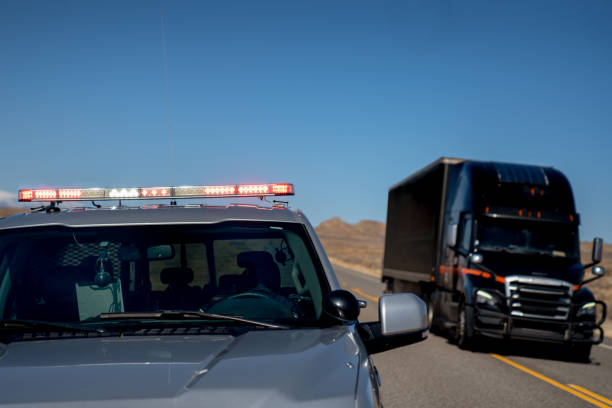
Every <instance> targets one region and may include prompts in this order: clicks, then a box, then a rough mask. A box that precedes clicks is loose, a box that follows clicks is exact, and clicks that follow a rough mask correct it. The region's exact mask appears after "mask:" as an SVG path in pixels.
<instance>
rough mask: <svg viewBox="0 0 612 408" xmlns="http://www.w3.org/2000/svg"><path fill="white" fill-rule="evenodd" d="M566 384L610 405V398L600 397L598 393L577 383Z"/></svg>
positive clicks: (611, 404) (611, 403)
mask: <svg viewBox="0 0 612 408" xmlns="http://www.w3.org/2000/svg"><path fill="white" fill-rule="evenodd" d="M567 385H569V386H570V387H572V388H574V389H576V390H578V391H580V392H582V393H583V394H586V395H589V396H591V397H593V398H595V399H598V400H600V401H601V402H605V403H606V404H608V405H610V406H611V407H612V400H609V399H607V398H606V397H602V396H601V395H599V394H595V393H594V392H593V391H589V390H587V389H586V388H583V387H581V386H579V385H574V384H567Z"/></svg>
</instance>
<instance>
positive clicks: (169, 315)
mask: <svg viewBox="0 0 612 408" xmlns="http://www.w3.org/2000/svg"><path fill="white" fill-rule="evenodd" d="M98 318H99V319H100V320H147V319H159V320H197V319H212V320H225V321H232V322H238V323H243V324H248V325H253V326H262V327H268V328H271V329H287V328H288V327H287V326H281V325H278V324H272V323H266V322H261V321H258V320H251V319H245V318H243V317H241V316H230V315H220V314H215V313H206V312H199V311H183V310H160V311H157V312H123V313H102V314H100V315H99V316H98Z"/></svg>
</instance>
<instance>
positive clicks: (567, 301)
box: [506, 276, 573, 320]
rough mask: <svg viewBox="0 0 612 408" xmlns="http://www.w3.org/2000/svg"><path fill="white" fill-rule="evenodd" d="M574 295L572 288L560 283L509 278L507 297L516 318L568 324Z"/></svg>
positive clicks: (545, 279) (525, 278)
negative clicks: (549, 320)
mask: <svg viewBox="0 0 612 408" xmlns="http://www.w3.org/2000/svg"><path fill="white" fill-rule="evenodd" d="M572 295H573V288H572V285H571V284H570V283H568V282H564V281H561V280H558V279H549V278H536V277H532V276H507V277H506V296H507V297H508V308H509V310H510V314H511V315H512V316H518V317H534V318H537V319H554V320H567V319H568V317H569V312H570V306H571V302H572Z"/></svg>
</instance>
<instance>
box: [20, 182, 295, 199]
mask: <svg viewBox="0 0 612 408" xmlns="http://www.w3.org/2000/svg"><path fill="white" fill-rule="evenodd" d="M294 194H295V191H294V189H293V184H289V183H276V184H231V185H224V186H187V187H146V188H141V187H128V188H126V187H120V188H59V189H58V188H42V189H24V190H19V201H25V202H30V201H46V202H51V201H90V200H154V199H160V198H219V197H263V196H289V195H294Z"/></svg>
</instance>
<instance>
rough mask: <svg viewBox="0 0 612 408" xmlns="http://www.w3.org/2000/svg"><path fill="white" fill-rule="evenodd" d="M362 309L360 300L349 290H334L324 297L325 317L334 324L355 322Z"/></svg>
mask: <svg viewBox="0 0 612 408" xmlns="http://www.w3.org/2000/svg"><path fill="white" fill-rule="evenodd" d="M360 309H361V305H360V304H359V301H358V300H357V298H356V297H355V296H354V295H353V294H352V293H351V292H349V291H348V290H343V289H340V290H333V291H331V292H329V293H328V294H327V295H325V297H324V298H323V315H324V316H323V318H324V319H326V320H328V321H330V322H331V323H332V324H347V323H352V322H354V321H355V320H357V317H359V312H360Z"/></svg>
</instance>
